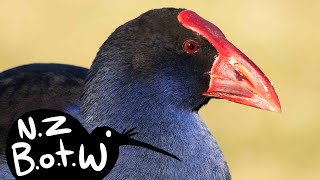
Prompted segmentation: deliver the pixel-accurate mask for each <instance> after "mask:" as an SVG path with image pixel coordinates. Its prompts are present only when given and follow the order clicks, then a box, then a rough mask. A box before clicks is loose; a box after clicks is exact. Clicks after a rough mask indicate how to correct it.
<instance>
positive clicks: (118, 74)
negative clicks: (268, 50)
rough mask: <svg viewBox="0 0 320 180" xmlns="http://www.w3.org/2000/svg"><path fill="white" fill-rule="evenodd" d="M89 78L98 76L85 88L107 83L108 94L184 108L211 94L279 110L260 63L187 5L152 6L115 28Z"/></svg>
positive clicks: (194, 106)
mask: <svg viewBox="0 0 320 180" xmlns="http://www.w3.org/2000/svg"><path fill="white" fill-rule="evenodd" d="M98 76H99V77H100V78H98V79H97V78H95V77H98ZM101 77H103V79H104V80H101V79H102V78H101ZM88 78H89V82H92V81H96V83H95V85H93V83H91V86H94V87H91V88H92V90H91V91H88V92H93V89H94V88H97V85H99V86H106V88H105V89H103V90H102V92H103V93H107V95H109V96H112V95H115V94H117V96H119V95H120V96H122V95H124V94H129V96H131V97H130V98H137V97H139V98H141V97H144V96H145V97H146V98H149V99H150V98H151V97H152V98H157V97H158V99H159V102H162V103H164V104H167V105H169V104H170V105H172V106H179V107H181V108H184V109H192V110H198V109H199V108H200V107H201V106H202V105H204V104H205V103H207V102H208V101H209V99H211V98H221V99H226V100H229V101H233V102H236V103H240V104H244V105H248V106H252V107H256V108H260V109H264V110H269V111H276V112H279V111H281V107H280V103H279V99H278V97H277V94H276V92H275V90H274V88H273V86H272V84H271V82H270V81H269V80H268V78H267V77H266V76H265V74H264V73H263V72H262V71H261V70H260V69H259V68H258V66H257V65H255V64H254V63H253V62H252V61H251V60H250V59H249V58H248V57H247V56H246V55H244V54H243V53H242V52H241V51H240V50H239V49H237V48H236V47H235V46H234V45H233V44H232V43H231V42H229V41H228V40H227V39H226V37H225V36H224V34H223V33H222V31H221V30H220V29H219V28H218V27H217V26H215V25H214V24H212V23H210V22H208V21H206V20H205V19H203V18H201V17H200V16H199V15H197V14H196V13H195V12H193V11H190V10H184V9H173V8H164V9H156V10H151V11H148V12H146V13H144V14H142V15H141V16H139V17H138V18H136V19H134V20H132V21H129V22H128V23H126V24H124V25H122V26H120V27H119V28H117V29H116V30H115V32H114V33H112V34H111V36H110V37H109V38H108V40H107V41H106V42H105V43H104V44H103V45H102V47H101V48H100V51H99V52H98V55H97V57H96V59H95V61H94V63H93V65H92V68H91V70H90V73H89V77H88ZM134 84H138V86H135V85H134ZM89 88H90V87H89ZM110 89H114V90H113V91H112V92H111V91H110ZM116 91H118V93H115V92H116ZM120 91H121V93H119V92H120ZM108 92H110V93H109V94H108Z"/></svg>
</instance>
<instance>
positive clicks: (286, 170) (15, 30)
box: [0, 0, 320, 180]
mask: <svg viewBox="0 0 320 180" xmlns="http://www.w3.org/2000/svg"><path fill="white" fill-rule="evenodd" d="M161 7H180V8H187V9H191V10H194V11H195V12H197V13H198V14H199V15H201V16H202V17H204V18H205V19H207V20H209V21H211V22H213V23H214V24H216V25H217V26H218V27H220V28H221V29H222V31H223V32H224V33H225V35H226V36H227V38H228V39H229V40H230V41H231V42H233V43H234V44H235V45H236V46H237V47H238V48H239V49H241V50H242V51H243V52H244V53H245V54H247V55H248V56H249V57H250V58H251V59H252V60H253V61H254V62H255V63H256V64H258V65H259V66H260V67H261V69H262V70H263V71H264V72H265V73H266V74H267V76H268V77H269V78H270V79H271V80H272V82H273V84H274V86H275V88H276V91H277V92H278V95H279V98H280V100H281V104H282V108H283V112H282V113H281V114H279V113H271V112H265V111H262V110H258V109H254V108H250V107H245V106H242V105H239V104H235V103H231V102H227V101H224V100H213V101H211V102H210V103H209V104H208V105H207V106H205V107H204V108H203V109H202V110H201V112H200V114H201V115H202V117H203V119H204V120H205V121H206V123H207V124H208V126H209V127H210V129H211V131H212V133H213V134H214V136H215V137H216V139H217V140H218V142H219V144H220V146H221V148H222V150H223V152H224V155H225V158H226V160H227V162H228V164H229V166H230V170H231V173H232V176H233V179H235V180H251V179H254V180H270V179H273V180H283V179H290V180H301V179H319V178H320V141H319V137H320V109H319V105H320V104H319V100H320V93H319V88H320V80H319V79H318V77H319V72H320V71H319V66H320V53H319V52H320V41H319V40H320V33H319V32H320V20H319V18H320V1H319V0H304V1H289V0H282V1H279V0H263V1H259V0H237V1H235V0H234V1H221V0H220V1H217V0H211V1H209V0H207V1H205V0H202V1H187V0H179V1H178V0H176V1H175V0H161V1H147V0H139V1H129V0H127V1H124V0H119V1H112V2H111V1H106V0H96V1H88V0H69V1H62V0H56V1H42V0H32V1H26V0H19V1H18V0H8V1H3V0H0V71H3V70H5V69H8V68H11V67H14V66H18V65H22V64H27V63H32V62H56V63H67V64H75V65H80V66H85V67H89V66H90V64H91V62H92V60H93V58H94V57H95V54H96V52H97V51H98V48H99V46H100V45H101V44H102V43H103V42H104V41H105V39H106V38H107V37H108V36H109V35H110V33H112V32H113V30H114V29H115V28H116V27H118V26H119V25H121V24H123V23H125V22H126V21H128V20H131V19H133V18H135V17H137V16H138V15H140V14H141V13H143V12H145V11H147V10H150V9H154V8H161Z"/></svg>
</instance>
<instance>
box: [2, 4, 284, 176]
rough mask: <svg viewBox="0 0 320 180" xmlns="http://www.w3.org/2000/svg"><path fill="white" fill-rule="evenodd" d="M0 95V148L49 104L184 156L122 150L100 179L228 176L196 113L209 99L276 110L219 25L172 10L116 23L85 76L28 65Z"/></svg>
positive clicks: (9, 74)
mask: <svg viewBox="0 0 320 180" xmlns="http://www.w3.org/2000/svg"><path fill="white" fill-rule="evenodd" d="M39 69H41V70H39ZM23 74H27V75H23ZM0 98H1V103H0V107H1V111H0V117H1V122H0V127H1V132H2V133H1V141H2V142H4V141H5V133H6V129H8V128H9V127H10V123H11V122H12V121H13V119H14V118H16V117H17V116H19V113H23V112H21V111H26V110H32V108H39V107H42V106H46V108H51V109H58V110H63V111H64V112H67V113H69V114H70V115H72V116H74V117H76V118H77V119H79V121H80V122H81V123H82V124H83V126H84V127H85V128H86V129H87V131H88V132H89V133H90V132H92V131H93V130H94V129H95V128H97V127H99V126H108V127H111V128H112V129H114V130H116V131H118V132H121V131H122V130H123V129H132V128H136V129H135V131H137V132H138V134H137V135H136V136H135V139H137V140H140V141H143V142H147V143H150V144H152V145H153V146H156V147H158V148H161V149H164V150H166V151H168V152H170V153H172V154H174V155H176V156H177V157H179V159H180V160H181V162H180V161H177V160H176V159H173V158H167V157H164V156H163V155H161V154H159V153H155V152H152V151H148V150H146V149H144V148H139V147H132V146H124V147H122V148H121V149H120V152H119V158H118V160H117V163H116V164H115V167H114V168H113V169H112V170H111V171H110V173H109V174H108V175H107V176H106V177H105V179H214V180H230V179H231V175H230V172H229V168H228V165H227V162H226V161H225V159H224V155H223V153H222V151H221V149H220V148H219V145H218V143H217V141H216V140H215V138H214V136H213V135H212V134H211V132H210V131H209V129H208V127H207V126H206V124H205V123H204V121H203V120H202V119H201V117H200V116H199V114H198V111H199V109H200V108H201V107H203V106H204V105H206V104H207V103H208V102H209V101H210V100H211V99H225V100H229V101H232V102H235V103H240V104H243V105H247V106H252V107H256V108H259V109H264V110H268V111H273V112H280V111H281V105H280V101H279V98H278V96H277V94H276V92H275V90H274V87H273V85H272V84H271V82H270V81H269V79H268V78H267V77H266V75H265V74H264V73H263V72H262V71H261V70H260V68H259V67H258V66H257V65H255V64H254V63H253V62H252V61H251V60H250V59H249V58H248V57H247V56H246V55H245V54H244V53H242V52H241V51H240V50H239V49H238V48H237V47H235V46H234V45H233V44H232V43H231V42H230V41H228V40H227V38H226V37H225V35H224V34H223V33H222V31H221V30H220V29H219V28H218V27H217V26H216V25H214V24H212V23H211V22H209V21H207V20H205V19H204V18H202V17H201V16H199V15H198V14H197V13H195V12H194V11H191V10H187V9H177V8H161V9H153V10H149V11H147V12H145V13H143V14H142V15H140V16H139V17H137V18H135V19H133V20H131V21H128V22H127V23H125V24H123V25H121V26H119V27H118V28H117V29H116V30H115V31H114V32H113V33H112V34H111V35H110V36H109V37H108V39H107V40H106V41H105V42H104V43H103V44H102V46H101V47H100V49H99V51H98V53H97V55H96V57H95V59H94V61H93V63H92V65H91V67H90V69H88V70H87V69H85V68H80V67H75V66H69V65H62V64H31V65H25V66H22V67H16V68H14V69H10V70H7V71H4V72H2V73H1V74H0ZM215 118H222V117H215ZM1 144H2V143H1ZM2 149H3V148H1V150H2ZM0 157H2V156H0ZM1 163H2V164H1V165H0V172H1V174H8V172H7V168H6V163H5V159H4V158H2V161H1Z"/></svg>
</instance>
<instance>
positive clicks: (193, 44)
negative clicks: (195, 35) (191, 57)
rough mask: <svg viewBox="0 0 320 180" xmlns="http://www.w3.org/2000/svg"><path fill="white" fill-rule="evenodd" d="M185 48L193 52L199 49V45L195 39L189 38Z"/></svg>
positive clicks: (188, 51) (190, 52)
mask: <svg viewBox="0 0 320 180" xmlns="http://www.w3.org/2000/svg"><path fill="white" fill-rule="evenodd" d="M183 49H184V51H185V52H186V53H189V54H193V53H195V52H197V51H198V49H199V45H198V43H197V42H195V41H193V40H187V41H186V42H184V44H183Z"/></svg>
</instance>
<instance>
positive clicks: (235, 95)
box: [178, 10, 281, 112]
mask: <svg viewBox="0 0 320 180" xmlns="http://www.w3.org/2000/svg"><path fill="white" fill-rule="evenodd" d="M178 20H179V22H180V23H181V24H182V25H183V26H184V27H186V28H187V29H190V30H192V31H194V32H196V33H198V34H200V35H201V36H203V37H204V38H206V39H207V40H208V41H209V42H210V43H211V44H212V45H213V46H214V47H215V48H216V49H217V51H218V57H217V58H216V59H215V61H214V63H213V65H212V68H211V71H210V84H209V88H208V90H207V92H205V93H204V95H205V96H210V97H216V98H223V99H226V100H229V101H233V102H237V103H240V104H244V105H248V106H252V107H256V108H260V109H264V110H269V111H275V112H280V111H281V106H280V102H279V99H278V96H277V94H276V92H275V90H274V88H273V86H272V84H271V82H270V81H269V80H268V78H267V77H266V76H265V75H264V73H263V72H262V71H261V70H260V69H259V68H258V66H257V65H255V64H254V63H253V62H252V61H251V60H250V59H249V58H248V57H247V56H246V55H244V54H243V53H242V52H241V51H240V50H239V49H237V48H236V47H235V46H234V45H233V44H231V43H230V42H229V41H228V40H227V39H226V38H225V36H224V35H223V33H222V32H221V30H220V29H219V28H218V27H217V26H215V25H213V24H212V23H210V22H208V21H206V20H205V19H203V18H201V17H200V16H198V15H197V14H196V13H194V12H192V11H189V10H184V11H182V12H181V13H179V15H178Z"/></svg>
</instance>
